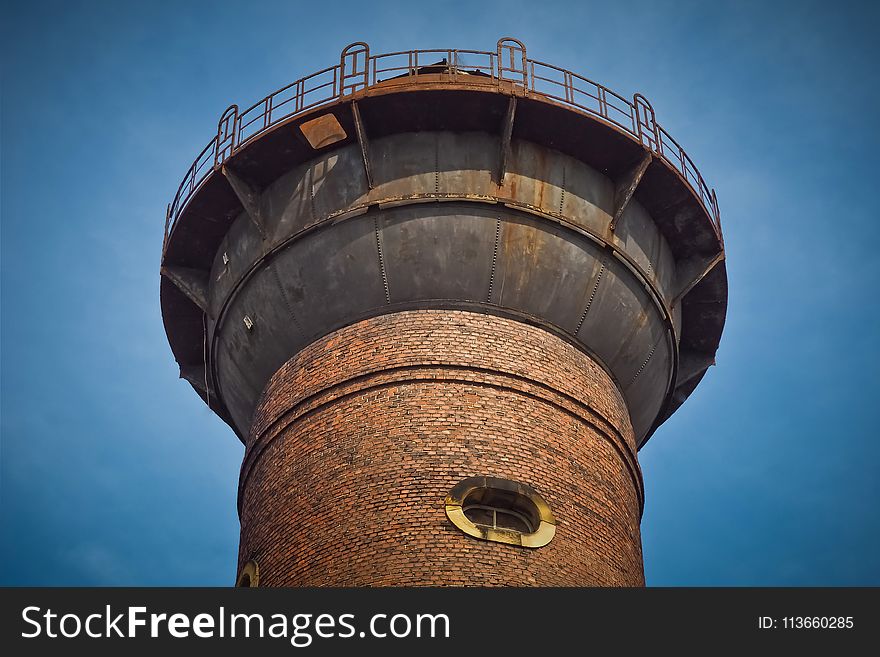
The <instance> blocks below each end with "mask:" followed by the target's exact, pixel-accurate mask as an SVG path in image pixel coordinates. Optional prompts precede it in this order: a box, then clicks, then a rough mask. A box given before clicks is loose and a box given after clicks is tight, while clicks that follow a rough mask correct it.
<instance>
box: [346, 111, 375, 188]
mask: <svg viewBox="0 0 880 657" xmlns="http://www.w3.org/2000/svg"><path fill="white" fill-rule="evenodd" d="M351 116H352V118H353V119H354V131H355V134H356V135H357V140H358V146H360V148H361V159H362V160H363V162H364V174H366V176H367V187H368V188H369V189H373V187H375V185H374V184H373V166H372V164H371V163H370V142H369V140H368V139H367V130H366V128H364V120H363V119H362V118H361V110H360V108H359V107H358V104H357V101H356V100H353V101H352V102H351Z"/></svg>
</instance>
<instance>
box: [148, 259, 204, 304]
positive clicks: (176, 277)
mask: <svg viewBox="0 0 880 657" xmlns="http://www.w3.org/2000/svg"><path fill="white" fill-rule="evenodd" d="M159 273H160V274H162V276H164V277H165V278H167V279H168V280H169V281H171V282H172V283H174V285H176V286H177V288H178V289H179V290H180V291H181V292H183V293H184V294H185V295H186V296H187V297H188V298H189V299H190V301H192V302H193V303H194V304H196V305H197V306H198V307H199V308H201V309H202V311H203V312H205V313H208V272H206V271H202V270H201V269H192V268H190V267H176V266H172V265H163V266H162V267H161V268H160V269H159Z"/></svg>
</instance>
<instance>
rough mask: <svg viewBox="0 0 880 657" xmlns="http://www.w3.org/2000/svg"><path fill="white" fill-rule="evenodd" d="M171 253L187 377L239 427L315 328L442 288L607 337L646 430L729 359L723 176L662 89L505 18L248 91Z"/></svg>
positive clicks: (605, 354) (487, 305) (175, 346)
mask: <svg viewBox="0 0 880 657" xmlns="http://www.w3.org/2000/svg"><path fill="white" fill-rule="evenodd" d="M161 273H162V277H161V303H162V314H163V319H164V322H165V328H166V331H167V334H168V339H169V342H170V345H171V348H172V350H173V352H174V356H175V358H176V359H177V362H178V363H179V364H180V374H181V377H183V378H184V379H186V380H187V381H189V382H190V383H191V384H192V386H193V388H194V389H195V390H196V392H197V393H198V394H199V395H201V397H202V398H203V399H204V400H205V402H206V403H207V404H208V405H209V407H210V408H211V409H212V410H213V411H214V412H216V413H217V414H218V415H219V416H220V417H221V418H223V419H224V420H225V421H226V422H227V423H229V425H230V426H231V427H232V428H233V430H234V431H235V432H236V434H237V435H238V436H239V437H240V438H242V439H244V437H245V436H246V434H247V433H248V431H249V428H250V425H251V420H252V415H253V413H254V409H255V407H256V405H257V402H258V399H259V396H260V394H261V392H262V391H263V389H264V387H265V386H266V384H267V382H268V381H269V379H270V377H271V376H272V375H273V373H274V372H275V371H276V370H278V368H279V367H280V366H281V365H282V364H284V363H285V362H286V361H288V360H289V359H290V358H291V357H292V356H294V355H295V354H296V353H297V352H298V351H300V350H301V349H302V348H304V347H305V346H306V345H308V344H310V343H311V342H313V341H314V340H316V339H318V338H320V337H322V336H325V335H327V334H328V333H330V332H332V331H334V330H336V329H339V328H341V327H344V326H347V325H350V324H352V323H354V322H357V321H359V320H362V319H364V318H369V317H373V316H376V315H380V314H383V313H390V312H396V311H400V310H407V309H421V308H440V309H462V310H469V311H476V312H480V313H487V314H491V315H497V316H502V317H507V318H512V319H516V320H518V321H522V322H526V323H529V324H533V325H536V326H539V327H542V328H543V329H545V330H547V331H550V332H552V333H553V334H555V335H557V336H559V337H561V338H563V339H564V340H566V341H568V342H569V343H571V344H573V345H575V346H577V347H578V348H579V349H582V350H583V351H585V352H587V353H588V354H590V355H591V356H592V357H593V358H595V359H596V360H597V362H599V363H601V364H602V365H603V366H604V367H605V368H606V369H607V372H608V373H609V374H610V376H611V377H612V379H613V380H614V382H615V383H616V384H617V386H618V387H619V389H620V391H621V393H622V395H623V397H624V399H625V400H626V403H627V406H628V408H629V411H630V415H631V421H632V425H633V428H634V430H635V433H636V437H637V439H638V441H639V444H640V445H642V444H644V442H645V441H646V440H647V439H648V438H649V437H650V436H651V434H652V433H653V432H654V431H655V430H656V428H657V427H658V426H659V425H660V424H661V423H662V422H663V421H664V420H666V419H667V418H668V417H669V416H670V414H671V413H673V412H674V411H675V410H676V409H677V408H678V407H679V406H680V405H681V404H682V402H684V400H685V399H686V398H687V397H688V395H689V394H690V393H691V392H692V391H693V389H694V388H695V386H696V385H697V383H698V382H699V381H700V379H701V378H702V377H703V375H704V373H705V372H706V370H707V368H708V367H709V366H710V365H712V364H713V362H714V356H715V351H716V348H717V347H718V344H719V340H720V337H721V332H722V328H723V325H724V318H725V312H726V303H727V279H726V271H725V263H724V242H723V238H722V234H721V226H720V220H719V211H718V203H717V200H716V195H715V192H714V191H712V190H711V189H710V188H709V187H708V185H707V184H706V183H705V182H704V180H703V178H702V176H701V175H700V173H699V172H698V170H697V168H696V166H695V165H694V163H693V162H692V161H691V159H690V158H689V157H688V156H687V154H686V153H685V152H684V150H683V149H682V148H681V147H680V146H679V144H678V142H676V141H675V140H674V139H673V138H672V137H671V136H670V135H669V134H668V133H667V131H666V130H664V129H663V127H662V126H661V125H660V124H659V123H658V122H657V121H656V119H655V115H654V110H653V109H652V107H651V105H650V103H649V102H648V101H647V100H646V99H645V98H643V97H642V96H640V95H638V94H636V95H635V96H634V97H632V98H625V97H623V96H621V95H618V94H616V93H614V92H613V91H611V90H610V89H607V88H606V87H604V86H602V85H600V84H598V83H596V82H593V81H591V80H589V79H587V78H584V77H582V76H580V75H577V74H575V73H572V72H570V71H567V70H564V69H562V68H558V67H556V66H553V65H550V64H545V63H542V62H538V61H534V60H532V59H530V58H528V57H527V54H526V49H525V47H524V46H523V44H522V43H520V42H519V41H517V40H515V39H510V38H505V39H501V40H500V41H499V42H498V43H497V47H496V49H495V50H494V51H490V52H482V51H468V50H415V51H407V52H399V53H390V54H382V55H375V54H372V53H371V52H370V49H369V47H368V46H367V44H364V43H357V44H353V45H351V46H348V47H347V48H346V49H345V50H343V52H342V55H341V57H340V61H339V62H338V63H337V64H336V65H334V66H332V67H329V68H327V69H325V70H323V71H320V72H318V73H315V74H313V75H310V76H308V77H306V78H303V79H301V80H298V81H296V82H294V83H292V84H290V85H288V86H287V87H284V88H283V89H281V90H279V91H277V92H275V93H273V94H271V95H269V96H267V97H266V98H264V99H262V100H260V101H259V102H257V103H255V104H254V105H252V106H250V107H249V108H247V109H244V110H242V109H240V108H239V107H237V106H236V105H233V106H231V107H230V108H229V109H228V110H226V112H224V113H223V115H222V117H221V118H220V121H219V125H218V129H217V132H216V134H215V136H214V138H213V139H212V140H211V142H210V143H209V144H208V145H207V146H206V147H205V149H204V150H203V151H202V152H201V153H200V154H199V156H198V157H197V158H196V160H195V162H194V163H193V165H192V167H191V168H190V169H189V171H188V172H187V174H186V176H185V178H184V180H183V182H182V183H181V185H180V188H179V189H178V191H177V194H176V196H175V198H174V200H173V202H172V203H171V204H170V205H169V207H168V213H167V216H166V232H165V240H164V243H163V249H162V267H161Z"/></svg>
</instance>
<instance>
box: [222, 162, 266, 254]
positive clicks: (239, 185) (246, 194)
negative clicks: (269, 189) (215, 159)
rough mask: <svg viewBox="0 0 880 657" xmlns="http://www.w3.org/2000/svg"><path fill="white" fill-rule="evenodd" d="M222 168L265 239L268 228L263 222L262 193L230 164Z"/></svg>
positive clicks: (248, 214) (245, 209)
mask: <svg viewBox="0 0 880 657" xmlns="http://www.w3.org/2000/svg"><path fill="white" fill-rule="evenodd" d="M220 170H221V171H222V172H223V176H224V177H225V178H226V180H227V181H228V182H229V186H230V187H231V188H232V191H233V192H235V195H236V196H237V197H238V201H239V203H241V205H242V207H243V208H244V211H245V212H246V213H247V216H248V217H249V218H250V220H251V223H253V224H254V226H256V228H257V231H259V233H260V236H261V237H263V239H265V238H266V228H265V224H264V222H263V216H262V214H261V212H260V193H259V192H258V191H257V190H256V189H255V188H254V187H253V186H252V185H250V184H249V183H247V182H245V181H244V179H242V177H241V176H239V175H238V174H237V173H235V172H234V171H233V170H232V169H230V168H229V166H228V165H226V164H224V165H223V166H222V167H221V168H220Z"/></svg>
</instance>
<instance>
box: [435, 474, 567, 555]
mask: <svg viewBox="0 0 880 657" xmlns="http://www.w3.org/2000/svg"><path fill="white" fill-rule="evenodd" d="M446 515H447V517H448V518H449V519H450V520H451V521H452V524H454V525H455V526H456V527H458V528H459V529H460V530H462V531H463V532H464V533H465V534H468V535H470V536H474V537H476V538H481V539H483V540H487V541H497V542H499V543H509V544H511V545H521V546H523V547H532V548H535V547H541V546H543V545H547V543H549V542H550V540H551V539H552V538H553V535H554V534H555V533H556V520H555V518H554V517H553V514H552V513H551V512H550V507H549V506H548V505H547V503H546V502H545V501H544V498H542V497H541V496H540V495H539V494H538V493H537V491H535V489H533V488H531V487H530V486H526V485H525V484H521V483H519V482H516V481H510V480H508V479H498V478H496V477H470V478H468V479H465V480H464V481H462V482H460V483H459V484H458V485H457V486H455V488H453V489H452V490H451V491H450V492H449V495H447V496H446Z"/></svg>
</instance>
